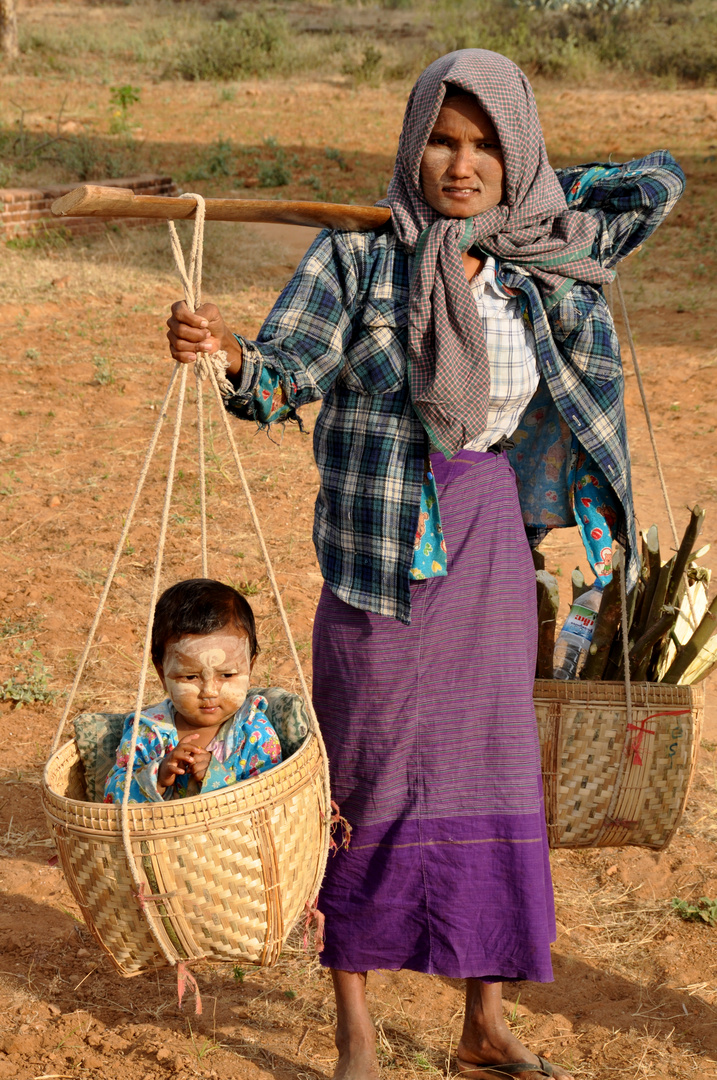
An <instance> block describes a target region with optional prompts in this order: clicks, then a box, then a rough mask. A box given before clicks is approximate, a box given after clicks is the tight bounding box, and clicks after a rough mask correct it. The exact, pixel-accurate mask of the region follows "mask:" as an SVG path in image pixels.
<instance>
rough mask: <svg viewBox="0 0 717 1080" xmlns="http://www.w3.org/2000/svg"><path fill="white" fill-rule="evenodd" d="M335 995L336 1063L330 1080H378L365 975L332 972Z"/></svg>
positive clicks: (359, 972)
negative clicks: (337, 1053)
mask: <svg viewBox="0 0 717 1080" xmlns="http://www.w3.org/2000/svg"><path fill="white" fill-rule="evenodd" d="M331 976H332V978H333V981H334V994H335V995H336V1049H337V1050H338V1052H339V1060H338V1062H337V1063H336V1068H335V1070H334V1076H333V1080H378V1058H377V1057H376V1032H375V1030H374V1026H373V1024H372V1022H371V1017H370V1016H369V1012H368V1006H367V1005H366V972H365V971H332V972H331Z"/></svg>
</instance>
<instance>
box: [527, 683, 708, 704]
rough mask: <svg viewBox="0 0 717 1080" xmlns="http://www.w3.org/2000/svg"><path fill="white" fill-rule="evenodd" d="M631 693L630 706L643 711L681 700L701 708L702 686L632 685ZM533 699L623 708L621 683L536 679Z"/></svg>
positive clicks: (677, 684)
mask: <svg viewBox="0 0 717 1080" xmlns="http://www.w3.org/2000/svg"><path fill="white" fill-rule="evenodd" d="M630 688H631V690H632V692H633V702H632V704H633V706H637V707H638V708H643V707H645V706H647V705H653V704H655V705H659V704H661V703H662V701H664V700H665V699H670V700H672V701H676V700H680V699H681V700H682V701H683V702H684V704H685V705H689V706H692V707H693V708H701V707H702V706H703V704H704V694H705V691H704V685H703V684H702V683H694V684H693V685H688V684H681V683H676V684H674V685H673V684H672V683H659V682H657V683H656V682H631V683H630ZM533 696H534V697H535V698H537V699H550V698H552V699H553V700H555V699H556V698H559V699H560V700H561V701H565V702H569V701H570V700H574V701H580V702H583V703H585V704H590V703H594V704H595V705H605V704H610V703H611V702H610V698H612V703H614V704H616V705H624V704H625V683H624V680H622V679H619V680H614V681H613V680H608V679H535V682H534V686H533Z"/></svg>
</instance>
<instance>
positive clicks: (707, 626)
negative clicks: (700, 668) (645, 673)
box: [662, 596, 717, 686]
mask: <svg viewBox="0 0 717 1080" xmlns="http://www.w3.org/2000/svg"><path fill="white" fill-rule="evenodd" d="M716 625H717V596H716V597H715V598H714V600H713V601H712V603H711V604H710V606H709V607H708V609H707V611H706V612H705V614H704V616H703V618H702V621H701V623H700V625H699V626H698V627H697V629H696V630H695V632H694V634H693V635H692V637H691V638H690V640H689V641H688V642H687V644H686V645H684V646H683V648H682V652H681V653H680V655H679V656H677V657H675V659H674V660H673V661H672V663H671V664H670V667H669V668H668V669H667V671H666V672H665V675H664V678H663V679H662V681H663V682H664V683H670V684H671V685H673V686H674V685H675V684H676V683H679V682H680V681H681V679H682V676H683V675H684V674H685V672H686V671H687V669H688V668H689V667H690V665H691V664H692V663H693V661H695V660H696V659H697V658H698V656H699V655H700V653H701V652H702V650H703V648H704V647H705V645H706V644H707V642H708V641H709V640H710V638H711V637H712V635H713V633H714V630H715V626H716Z"/></svg>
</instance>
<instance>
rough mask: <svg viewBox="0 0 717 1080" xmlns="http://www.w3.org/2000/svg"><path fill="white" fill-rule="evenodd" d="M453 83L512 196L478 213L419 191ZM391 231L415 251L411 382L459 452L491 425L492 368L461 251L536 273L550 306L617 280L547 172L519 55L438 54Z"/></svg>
mask: <svg viewBox="0 0 717 1080" xmlns="http://www.w3.org/2000/svg"><path fill="white" fill-rule="evenodd" d="M446 84H450V85H451V87H458V88H459V89H460V90H463V91H465V93H467V94H471V95H473V96H474V97H475V99H476V101H477V103H478V105H479V106H480V108H481V109H483V111H484V112H485V113H486V114H487V115H488V117H489V118H490V120H491V121H492V123H493V126H494V127H495V130H496V132H497V134H498V138H499V140H500V146H501V150H502V153H503V166H504V170H505V181H504V188H505V195H504V199H503V201H502V202H501V203H500V204H499V205H498V206H494V207H491V208H490V209H488V210H485V211H484V212H483V213H482V214H478V215H476V217H472V218H447V217H443V216H442V215H441V214H439V213H438V211H437V210H434V209H433V207H431V206H430V205H429V204H428V202H426V199H425V198H424V196H423V191H422V188H421V176H420V169H421V160H422V158H423V153H424V150H425V148H426V144H427V142H428V137H429V135H430V133H431V131H432V130H433V127H434V125H435V123H436V120H437V119H438V114H439V112H440V109H441V106H442V104H443V100H444V98H445V96H446ZM379 205H383V206H389V207H390V208H391V219H392V224H393V228H394V230H395V232H396V235H397V236H398V239H399V240H400V242H401V243H402V244H403V246H404V247H405V248H406V249H407V250H408V251H409V252H412V253H414V254H415V261H414V268H413V275H412V278H411V289H410V298H409V332H408V378H409V386H410V390H411V400H412V402H413V406H414V408H415V410H416V412H417V413H418V415H419V417H420V419H421V422H422V423H423V425H424V427H425V429H426V431H427V433H428V436H429V439H430V442H431V444H432V445H433V446H434V447H436V448H437V449H439V450H442V451H443V453H444V454H445V455H446V456H447V457H452V456H453V455H454V454H455V453H457V452H458V451H459V450H460V449H461V448H462V447H463V446H465V445H466V443H468V442H470V441H471V439H474V438H475V437H476V436H477V435H479V434H480V433H481V432H482V431H484V430H485V426H486V417H487V413H488V398H489V394H490V367H489V362H488V351H487V348H486V341H485V334H484V331H483V326H482V323H481V320H480V317H479V314H478V309H477V306H476V303H475V300H474V298H473V295H472V293H471V289H470V285H469V282H468V280H467V278H466V273H465V269H464V266H463V261H462V259H461V254H462V252H464V251H468V250H469V249H470V248H472V247H473V246H474V245H477V246H478V247H479V248H480V250H481V251H482V252H484V253H487V254H490V255H494V256H495V257H496V258H498V259H500V260H503V261H508V262H511V263H514V264H517V265H518V266H519V267H520V268H521V269H523V270H525V271H526V272H527V273H529V274H531V275H532V276H533V278H534V279H535V280H536V284H537V285H538V287H539V288H540V290H541V294H542V297H543V301H544V303H545V306H546V307H547V308H549V307H551V306H552V305H553V304H555V303H556V302H557V301H558V300H559V299H560V298H561V297H562V296H564V295H565V293H566V292H568V290H569V289H570V288H571V287H572V285H573V284H574V282H575V280H576V279H577V280H581V281H587V282H591V283H593V284H602V283H603V282H606V281H610V280H612V277H613V274H612V271H609V270H605V269H603V267H601V266H600V265H599V263H597V262H596V261H595V260H594V259H593V258H591V255H590V252H591V250H592V244H593V239H594V236H595V231H596V227H597V226H596V223H595V221H594V220H593V219H592V218H591V217H590V216H589V215H587V214H585V213H581V212H580V211H577V210H570V209H569V208H568V205H567V203H566V201H565V196H564V194H563V191H562V188H561V187H560V184H559V183H558V179H557V177H556V175H555V173H554V171H553V169H552V168H551V167H550V164H549V162H548V155H547V152H546V149H545V141H544V139H543V132H542V130H541V127H540V121H539V119H538V110H537V106H536V104H535V98H534V97H533V91H532V89H531V87H530V83H529V82H528V80H527V79H526V77H525V75H524V74H523V72H522V71H521V70H520V68H518V67H517V66H516V65H515V64H514V63H513V62H512V60H508V59H507V57H505V56H501V55H500V54H499V53H494V52H489V51H488V50H486V49H461V50H460V51H459V52H454V53H449V54H448V55H447V56H442V57H441V58H440V59H439V60H436V61H434V63H432V64H431V65H430V66H429V67H427V68H426V70H425V71H424V72H423V73H422V74H421V76H420V77H419V79H418V81H417V82H416V84H415V86H414V87H413V90H412V91H411V94H410V97H409V99H408V104H407V106H406V113H405V116H404V120H403V129H402V131H401V137H400V140H399V144H398V154H397V157H396V164H395V168H394V173H393V177H392V179H391V183H390V184H389V188H388V194H387V197H386V198H385V199H383V200H382V201H381V203H380V204H379Z"/></svg>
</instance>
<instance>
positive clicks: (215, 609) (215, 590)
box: [152, 578, 259, 664]
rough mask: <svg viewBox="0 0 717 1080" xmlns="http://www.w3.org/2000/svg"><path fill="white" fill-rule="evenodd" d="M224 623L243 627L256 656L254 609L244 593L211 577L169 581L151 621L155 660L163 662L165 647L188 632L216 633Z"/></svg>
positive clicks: (257, 645)
mask: <svg viewBox="0 0 717 1080" xmlns="http://www.w3.org/2000/svg"><path fill="white" fill-rule="evenodd" d="M225 626H234V627H236V629H237V630H243V631H244V633H245V634H246V635H247V637H248V638H249V650H250V653H251V659H252V660H253V659H254V657H255V656H256V654H257V653H258V652H259V644H258V642H257V640H256V626H255V624H254V612H253V611H252V610H251V608H250V607H249V604H248V603H247V602H246V600H245V599H244V597H243V596H242V595H241V593H238V592H237V591H236V589H232V587H231V585H224V584H223V583H222V582H221V581H213V580H212V579H211V578H191V579H190V580H189V581H178V582H177V584H176V585H170V587H169V588H168V589H165V591H164V592H163V593H162V595H161V596H160V598H159V600H158V601H157V607H156V608H155V612H154V622H153V623H152V660H153V661H154V663H155V664H161V663H162V661H163V659H164V650H165V649H166V647H167V645H169V643H170V642H172V641H177V640H178V639H179V638H181V637H183V636H184V635H185V634H213V633H214V631H215V630H222V629H223V628H224V627H225Z"/></svg>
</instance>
